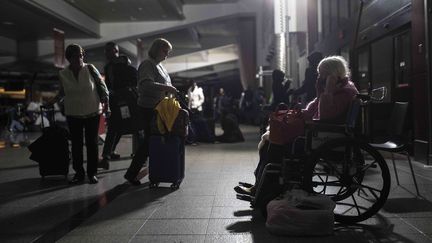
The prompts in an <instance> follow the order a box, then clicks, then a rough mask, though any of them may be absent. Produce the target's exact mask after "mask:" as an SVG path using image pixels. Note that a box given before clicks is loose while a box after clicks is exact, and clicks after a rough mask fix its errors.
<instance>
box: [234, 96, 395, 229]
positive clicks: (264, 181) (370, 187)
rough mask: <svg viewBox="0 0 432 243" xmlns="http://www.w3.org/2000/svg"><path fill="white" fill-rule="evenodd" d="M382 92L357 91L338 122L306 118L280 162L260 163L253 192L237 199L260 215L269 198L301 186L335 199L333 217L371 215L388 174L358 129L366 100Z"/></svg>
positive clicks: (347, 220)
mask: <svg viewBox="0 0 432 243" xmlns="http://www.w3.org/2000/svg"><path fill="white" fill-rule="evenodd" d="M374 91H376V90H374ZM384 93H385V91H383V96H382V97H381V98H374V97H373V96H372V95H371V94H369V95H357V97H356V99H355V100H354V101H353V102H352V103H351V105H350V108H349V111H348V113H347V118H346V122H345V123H344V124H327V123H322V122H310V123H307V124H306V127H305V131H306V132H305V136H304V137H300V138H298V139H296V141H294V143H293V145H292V146H291V147H290V150H291V151H287V152H286V153H285V155H284V156H283V160H282V163H281V164H276V163H269V164H267V165H266V166H265V168H264V171H263V174H262V176H261V179H260V180H259V182H258V184H257V189H256V192H255V195H253V196H250V195H246V194H237V198H238V199H241V200H246V201H250V202H251V206H252V207H253V208H256V209H259V210H261V211H262V212H263V213H264V215H266V206H267V203H268V202H269V201H271V200H273V199H275V198H277V197H278V196H280V195H281V194H282V193H283V192H285V191H287V190H291V189H293V188H301V189H303V190H305V191H308V192H311V193H316V194H322V195H326V196H329V197H330V198H331V199H332V200H333V201H334V202H335V203H336V208H335V210H334V215H335V221H337V222H340V223H343V224H353V223H357V222H360V221H364V220H366V219H368V218H370V217H372V216H373V215H374V214H376V213H377V212H378V211H379V210H380V209H381V208H382V207H383V205H384V204H385V202H386V200H387V197H388V194H389V191H390V173H389V168H388V166H387V163H386V161H385V160H384V158H383V157H382V155H381V154H380V153H379V152H378V151H377V150H376V149H374V148H373V147H372V146H370V145H369V144H368V142H367V141H366V140H365V139H364V138H363V137H362V134H361V133H362V132H363V133H364V129H363V127H364V126H365V123H366V121H365V114H364V113H365V109H367V106H368V104H369V102H370V101H380V100H383V98H384V95H385V94H384ZM360 114H361V115H360ZM358 120H361V122H358ZM358 124H361V125H358ZM322 133H323V134H326V136H327V139H324V140H325V141H321V143H320V144H319V145H315V143H316V142H315V140H317V138H321V139H322V136H321V137H320V134H322ZM336 134H338V135H339V136H336ZM324 137H325V136H324ZM299 145H300V146H303V151H302V152H301V153H299V152H295V151H298V149H297V148H296V147H298V146H299ZM239 184H240V185H243V186H250V184H247V183H243V182H240V183H239Z"/></svg>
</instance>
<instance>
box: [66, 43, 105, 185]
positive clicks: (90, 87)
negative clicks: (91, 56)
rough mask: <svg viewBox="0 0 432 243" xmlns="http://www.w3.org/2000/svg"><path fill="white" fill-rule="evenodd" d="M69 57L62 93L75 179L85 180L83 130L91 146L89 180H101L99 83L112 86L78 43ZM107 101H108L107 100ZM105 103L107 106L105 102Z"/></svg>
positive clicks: (86, 140)
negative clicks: (99, 165)
mask: <svg viewBox="0 0 432 243" xmlns="http://www.w3.org/2000/svg"><path fill="white" fill-rule="evenodd" d="M65 57H66V59H67V60H68V62H69V66H68V67H66V68H65V69H63V70H61V71H60V72H59V76H60V83H61V88H60V95H64V107H65V114H66V118H67V123H68V126H69V131H70V134H71V140H72V161H73V169H74V170H75V173H76V174H75V176H74V177H73V179H72V180H71V181H70V182H71V183H81V182H83V181H84V176H85V171H84V167H83V161H84V158H83V146H84V144H83V133H84V134H85V144H86V148H87V177H88V179H89V183H91V184H95V183H98V178H97V177H96V172H97V163H98V129H99V115H100V113H101V111H102V109H101V108H102V106H101V98H100V97H99V94H98V91H97V89H98V87H99V88H101V89H102V90H103V91H104V92H105V94H107V93H108V89H107V87H106V85H105V83H104V82H103V81H102V79H101V78H100V74H99V72H98V70H97V69H96V68H95V67H94V66H93V65H91V64H87V63H84V60H83V58H84V50H83V48H82V47H81V46H79V45H77V44H71V45H69V46H68V47H67V48H66V52H65ZM105 102H106V101H105ZM104 107H107V105H106V104H105V106H104Z"/></svg>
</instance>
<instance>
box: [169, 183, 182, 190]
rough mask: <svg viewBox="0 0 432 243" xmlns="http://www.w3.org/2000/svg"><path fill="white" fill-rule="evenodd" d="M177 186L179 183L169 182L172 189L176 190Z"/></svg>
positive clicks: (178, 186)
mask: <svg viewBox="0 0 432 243" xmlns="http://www.w3.org/2000/svg"><path fill="white" fill-rule="evenodd" d="M179 188H180V183H173V184H171V189H172V190H177V189H179Z"/></svg>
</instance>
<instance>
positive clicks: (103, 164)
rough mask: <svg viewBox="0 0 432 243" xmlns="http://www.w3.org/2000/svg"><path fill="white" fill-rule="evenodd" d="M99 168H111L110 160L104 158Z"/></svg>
mask: <svg viewBox="0 0 432 243" xmlns="http://www.w3.org/2000/svg"><path fill="white" fill-rule="evenodd" d="M98 168H102V169H104V170H109V161H108V159H107V158H103V159H101V160H100V161H99V163H98Z"/></svg>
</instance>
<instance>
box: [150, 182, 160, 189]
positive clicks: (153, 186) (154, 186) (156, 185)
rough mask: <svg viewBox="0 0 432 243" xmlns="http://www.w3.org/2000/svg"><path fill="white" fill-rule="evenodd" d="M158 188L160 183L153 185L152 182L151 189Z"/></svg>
mask: <svg viewBox="0 0 432 243" xmlns="http://www.w3.org/2000/svg"><path fill="white" fill-rule="evenodd" d="M158 186H159V183H153V182H150V185H149V187H150V188H157V187H158Z"/></svg>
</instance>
